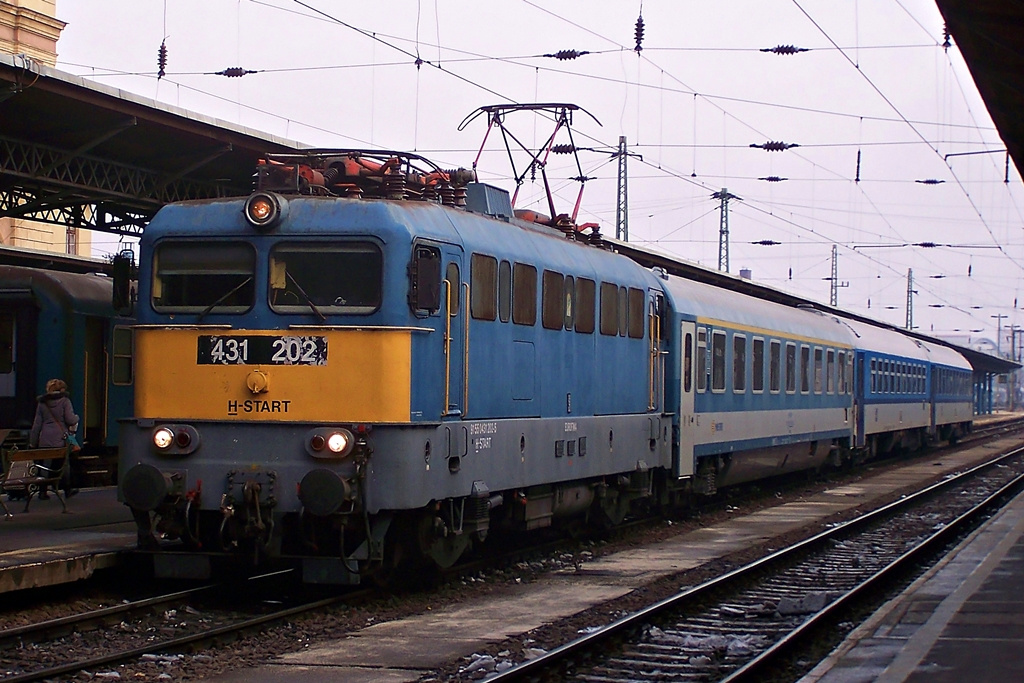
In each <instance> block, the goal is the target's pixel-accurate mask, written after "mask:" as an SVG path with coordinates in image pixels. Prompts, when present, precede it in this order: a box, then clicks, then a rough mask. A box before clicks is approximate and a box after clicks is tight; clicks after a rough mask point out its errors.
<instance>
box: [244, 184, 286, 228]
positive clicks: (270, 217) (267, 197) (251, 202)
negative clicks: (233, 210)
mask: <svg viewBox="0 0 1024 683" xmlns="http://www.w3.org/2000/svg"><path fill="white" fill-rule="evenodd" d="M284 207H285V203H284V200H283V199H282V198H281V197H278V196H277V195H275V194H273V193H272V192H257V193H256V194H254V195H251V196H250V197H249V198H248V199H246V200H245V208H244V212H245V219H246V220H247V221H249V224H250V225H252V226H253V227H255V228H258V229H264V228H269V227H271V226H273V225H274V224H275V223H277V221H278V220H279V219H280V218H281V215H282V213H283V212H284Z"/></svg>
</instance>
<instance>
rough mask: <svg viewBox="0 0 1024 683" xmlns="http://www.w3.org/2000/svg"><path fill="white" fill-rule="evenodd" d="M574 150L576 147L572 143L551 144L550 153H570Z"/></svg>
mask: <svg viewBox="0 0 1024 683" xmlns="http://www.w3.org/2000/svg"><path fill="white" fill-rule="evenodd" d="M575 151H576V147H575V146H574V145H552V146H551V153H552V154H572V153H573V152H575Z"/></svg>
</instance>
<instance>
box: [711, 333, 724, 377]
mask: <svg viewBox="0 0 1024 683" xmlns="http://www.w3.org/2000/svg"><path fill="white" fill-rule="evenodd" d="M711 391H725V332H712V333H711Z"/></svg>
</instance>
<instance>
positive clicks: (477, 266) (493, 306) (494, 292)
mask: <svg viewBox="0 0 1024 683" xmlns="http://www.w3.org/2000/svg"><path fill="white" fill-rule="evenodd" d="M469 278H470V285H469V313H470V315H472V316H473V317H474V318H476V319H478V320H494V319H496V318H497V317H498V259H496V258H494V257H493V256H485V255H483V254H473V258H472V259H471V260H470V262H469Z"/></svg>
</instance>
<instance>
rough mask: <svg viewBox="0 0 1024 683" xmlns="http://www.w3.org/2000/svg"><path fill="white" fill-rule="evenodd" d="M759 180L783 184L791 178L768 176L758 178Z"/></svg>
mask: <svg viewBox="0 0 1024 683" xmlns="http://www.w3.org/2000/svg"><path fill="white" fill-rule="evenodd" d="M758 180H763V181H765V182H767V183H781V182H782V181H784V180H789V178H780V177H779V176H777V175H767V176H764V177H763V178H758Z"/></svg>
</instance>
